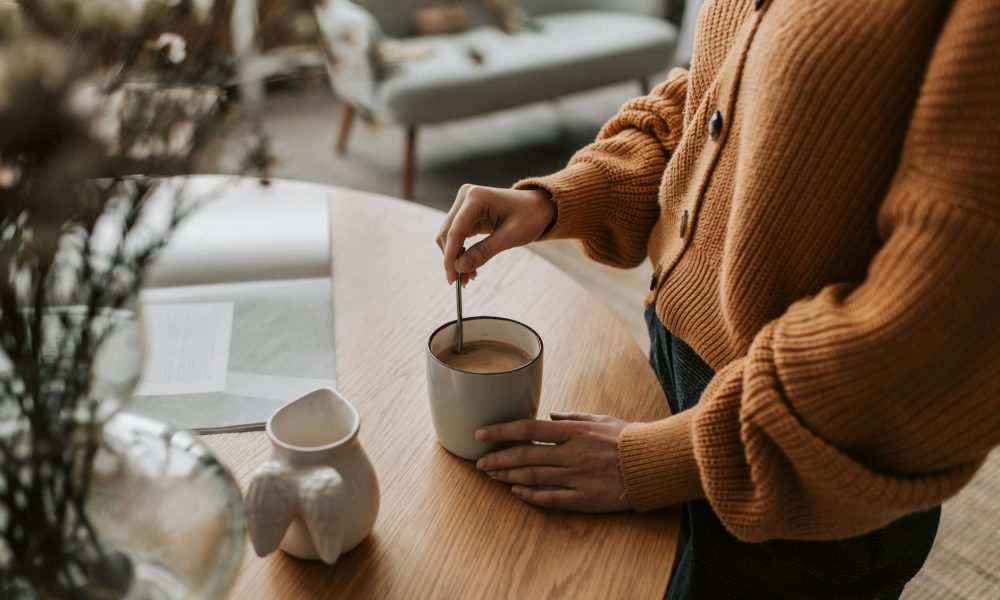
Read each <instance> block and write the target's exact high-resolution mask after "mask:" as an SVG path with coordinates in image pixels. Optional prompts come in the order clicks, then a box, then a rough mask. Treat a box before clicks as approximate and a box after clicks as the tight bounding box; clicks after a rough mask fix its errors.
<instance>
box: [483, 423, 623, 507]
mask: <svg viewBox="0 0 1000 600" xmlns="http://www.w3.org/2000/svg"><path fill="white" fill-rule="evenodd" d="M551 417H552V420H551V421H542V420H534V419H525V420H522V421H514V422H512V423H502V424H499V425H492V426H489V427H484V428H482V429H480V430H479V431H477V432H476V439H478V440H480V441H483V442H542V443H541V444H524V445H519V446H514V447H512V448H507V449H505V450H500V451H498V452H494V453H492V454H487V455H486V456H484V457H483V458H481V459H479V462H477V463H476V466H477V467H478V468H479V469H480V470H482V471H485V472H486V474H487V475H489V476H490V477H492V478H493V479H496V480H497V481H502V482H504V483H510V484H513V487H512V488H511V492H512V493H513V494H514V495H515V496H517V497H518V498H520V499H521V500H524V501H525V502H528V503H530V504H534V505H537V506H542V507H545V508H556V509H562V510H576V511H580V512H587V513H606V512H617V511H623V510H632V505H631V503H629V501H628V498H627V497H626V496H625V484H624V482H623V481H622V476H621V471H620V470H619V468H618V434H620V433H621V431H622V429H625V426H626V425H628V423H626V422H625V421H622V420H620V419H616V418H614V417H607V416H603V415H591V414H585V413H557V412H554V413H551Z"/></svg>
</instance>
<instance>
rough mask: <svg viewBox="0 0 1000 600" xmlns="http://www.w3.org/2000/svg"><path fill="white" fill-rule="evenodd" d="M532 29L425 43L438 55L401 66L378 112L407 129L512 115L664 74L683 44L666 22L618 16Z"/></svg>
mask: <svg viewBox="0 0 1000 600" xmlns="http://www.w3.org/2000/svg"><path fill="white" fill-rule="evenodd" d="M534 22H535V23H537V24H538V26H539V28H538V30H537V31H532V30H527V31H523V32H520V33H518V34H516V35H507V34H504V33H503V32H501V31H499V30H498V29H496V28H492V27H480V28H476V29H473V30H471V31H468V32H465V33H461V34H458V35H448V36H427V37H422V38H420V40H421V42H422V43H428V44H430V45H431V46H432V47H433V52H432V53H431V54H430V56H428V57H427V58H426V59H423V60H415V61H412V62H406V63H403V64H401V65H399V66H398V67H397V69H396V70H395V71H394V72H393V73H392V74H390V75H389V76H388V77H387V78H386V80H385V81H384V82H383V83H382V85H381V87H380V89H379V91H378V102H379V105H380V106H381V108H382V109H383V110H385V111H386V112H387V113H388V114H389V115H390V116H391V117H392V118H393V119H394V120H395V121H397V122H400V123H404V124H409V125H421V124H429V123H439V122H442V121H448V120H452V119H458V118H462V117H468V116H473V115H479V114H483V113H486V112H490V111H494V110H501V109H505V108H511V107H515V106H519V105H522V104H526V103H529V102H537V101H540V100H546V99H551V98H555V97H557V96H561V95H564V94H569V93H573V92H578V91H582V90H587V89H592V88H595V87H600V86H604V85H609V84H613V83H617V82H621V81H627V80H629V79H635V78H638V77H643V76H646V75H651V74H653V73H656V72H659V71H663V70H665V69H667V68H668V67H670V65H671V57H672V56H673V51H674V45H675V43H676V39H677V30H676V28H675V27H674V26H673V25H671V24H670V23H668V22H666V21H663V20H660V19H655V18H650V17H643V16H637V15H630V14H624V13H617V12H605V11H581V12H572V13H559V14H552V15H547V16H542V17H538V18H537V19H535V20H534ZM473 54H475V55H478V56H479V57H481V61H477V60H474V58H473V56H472V55H473Z"/></svg>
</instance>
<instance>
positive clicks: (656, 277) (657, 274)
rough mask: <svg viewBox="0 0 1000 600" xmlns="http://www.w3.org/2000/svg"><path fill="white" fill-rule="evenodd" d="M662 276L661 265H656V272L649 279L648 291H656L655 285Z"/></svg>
mask: <svg viewBox="0 0 1000 600" xmlns="http://www.w3.org/2000/svg"><path fill="white" fill-rule="evenodd" d="M662 274H663V263H660V264H658V265H656V270H655V271H653V276H652V277H650V278H649V291H651V292H652V291H653V290H655V289H656V284H657V283H659V281H660V275H662Z"/></svg>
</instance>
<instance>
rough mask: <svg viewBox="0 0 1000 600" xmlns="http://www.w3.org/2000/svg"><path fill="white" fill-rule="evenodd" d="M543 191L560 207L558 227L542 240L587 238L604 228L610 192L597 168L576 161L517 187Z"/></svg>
mask: <svg viewBox="0 0 1000 600" xmlns="http://www.w3.org/2000/svg"><path fill="white" fill-rule="evenodd" d="M538 188H541V189H543V190H545V191H547V192H548V193H549V194H550V195H551V196H552V200H553V201H555V203H556V207H557V209H556V210H557V215H556V222H555V225H554V226H553V227H552V228H551V229H550V230H549V231H548V233H546V234H545V235H543V236H542V237H541V240H556V239H567V238H571V239H587V237H588V236H590V235H591V234H594V233H597V232H599V231H600V230H601V228H602V227H603V226H604V224H605V223H604V221H605V218H606V215H607V203H608V202H609V198H610V197H611V189H610V185H609V183H608V178H607V177H606V176H605V174H604V171H603V170H602V169H601V168H600V167H599V166H597V165H594V164H591V163H587V162H577V163H573V164H571V165H569V166H568V167H566V168H565V169H563V170H562V171H559V172H557V173H553V174H552V175H547V176H545V177H531V178H528V179H524V180H521V181H519V182H517V183H515V184H514V189H515V190H528V189H538Z"/></svg>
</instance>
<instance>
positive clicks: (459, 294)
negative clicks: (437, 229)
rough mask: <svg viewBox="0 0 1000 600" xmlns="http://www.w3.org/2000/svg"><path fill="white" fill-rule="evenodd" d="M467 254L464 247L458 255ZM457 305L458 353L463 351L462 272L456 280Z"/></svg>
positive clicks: (456, 333)
mask: <svg viewBox="0 0 1000 600" xmlns="http://www.w3.org/2000/svg"><path fill="white" fill-rule="evenodd" d="M463 254H465V248H464V247H463V248H462V250H461V251H459V253H458V255H459V256H462V255H463ZM455 306H456V307H457V308H458V319H456V320H455V336H456V337H457V338H458V353H459V354H461V353H462V343H463V339H462V338H463V335H462V274H461V273H459V274H458V279H456V280H455Z"/></svg>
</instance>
